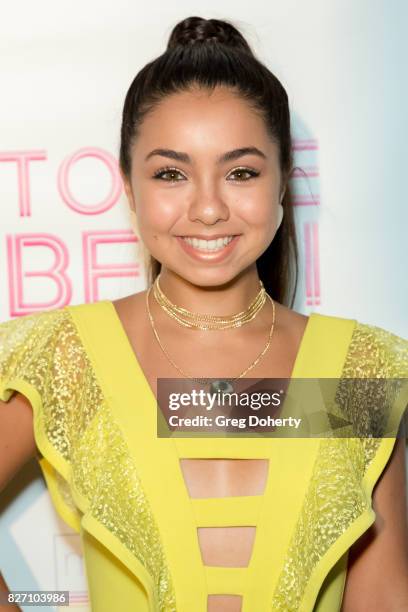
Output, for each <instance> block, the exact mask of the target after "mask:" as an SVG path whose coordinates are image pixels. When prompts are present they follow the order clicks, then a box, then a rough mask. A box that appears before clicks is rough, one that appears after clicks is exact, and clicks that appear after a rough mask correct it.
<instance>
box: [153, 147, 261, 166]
mask: <svg viewBox="0 0 408 612" xmlns="http://www.w3.org/2000/svg"><path fill="white" fill-rule="evenodd" d="M153 155H160V156H161V157H168V158H170V159H174V160H175V161H179V162H184V163H186V164H191V157H190V156H189V155H188V154H187V153H183V152H181V151H174V150H173V149H153V151H150V153H149V154H148V155H147V156H146V157H145V161H147V160H149V159H150V158H151V157H153ZM244 155H257V156H258V157H261V158H262V159H266V155H265V153H263V152H262V151H261V150H260V149H258V148H257V147H240V148H239V149H233V150H232V151H227V152H226V153H223V154H222V155H220V156H219V157H218V158H217V164H223V163H225V162H228V161H235V160H236V159H239V158H240V157H243V156H244Z"/></svg>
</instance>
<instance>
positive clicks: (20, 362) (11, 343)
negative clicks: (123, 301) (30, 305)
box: [0, 308, 86, 532]
mask: <svg viewBox="0 0 408 612" xmlns="http://www.w3.org/2000/svg"><path fill="white" fill-rule="evenodd" d="M85 375H86V368H84V363H83V355H82V354H81V353H80V352H78V350H76V344H75V343H74V342H73V341H72V330H71V328H70V325H69V315H68V313H67V311H66V310H65V309H64V308H62V309H55V310H50V311H42V312H38V313H34V314H30V315H25V316H22V317H19V318H16V319H11V320H9V321H5V322H3V323H1V324H0V399H1V400H3V401H4V402H8V401H9V399H10V398H11V396H12V395H13V394H14V393H15V392H16V391H18V392H20V393H21V394H23V395H24V396H25V397H27V398H28V400H29V401H30V403H31V405H32V408H33V427H34V437H35V442H36V446H37V449H38V450H39V452H40V453H41V455H42V457H39V464H40V467H41V470H42V473H43V475H44V478H45V480H46V484H47V487H48V489H49V492H50V495H51V498H52V501H53V503H54V506H55V508H56V510H57V512H58V513H59V515H60V516H61V518H62V519H63V520H64V521H65V522H66V523H67V524H68V525H69V526H70V527H72V528H73V529H74V530H75V531H77V532H79V529H80V517H81V513H80V512H79V510H78V508H77V505H76V504H75V503H74V501H73V499H72V495H71V487H70V482H69V481H70V478H71V476H70V475H71V466H70V463H71V452H72V447H73V444H74V443H75V431H78V428H74V427H73V422H76V421H78V419H80V418H81V414H80V410H79V409H78V407H80V406H81V402H80V401H78V399H79V397H78V396H79V395H80V394H81V389H82V384H81V382H82V381H81V378H82V377H83V376H85Z"/></svg>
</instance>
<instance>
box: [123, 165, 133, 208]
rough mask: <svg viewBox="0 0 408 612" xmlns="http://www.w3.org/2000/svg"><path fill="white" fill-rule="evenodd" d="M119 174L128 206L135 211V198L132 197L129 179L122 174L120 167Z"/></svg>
mask: <svg viewBox="0 0 408 612" xmlns="http://www.w3.org/2000/svg"><path fill="white" fill-rule="evenodd" d="M120 176H121V179H122V182H123V188H124V190H125V193H126V197H127V199H128V202H129V206H130V208H131V210H133V211H135V212H136V205H135V199H134V197H133V192H132V187H131V184H130V179H129V178H128V177H126V176H125V175H124V174H123V172H122V170H121V169H120Z"/></svg>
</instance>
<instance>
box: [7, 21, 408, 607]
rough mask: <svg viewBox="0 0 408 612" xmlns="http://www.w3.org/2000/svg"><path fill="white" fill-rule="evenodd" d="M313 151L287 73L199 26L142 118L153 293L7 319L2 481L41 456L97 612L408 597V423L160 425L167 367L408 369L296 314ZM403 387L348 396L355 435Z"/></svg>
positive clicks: (322, 321)
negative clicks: (275, 429)
mask: <svg viewBox="0 0 408 612" xmlns="http://www.w3.org/2000/svg"><path fill="white" fill-rule="evenodd" d="M292 163H293V160H292V147H291V135H290V115H289V108H288V98H287V95H286V92H285V89H284V88H283V87H282V85H281V83H280V82H279V81H278V79H277V78H276V77H275V76H274V75H273V74H272V73H271V72H270V71H269V70H268V69H267V68H266V67H265V66H264V65H263V64H262V63H260V62H259V61H258V60H257V59H256V58H255V57H254V55H253V54H252V52H251V50H250V48H249V46H248V44H247V42H246V41H245V40H244V38H243V36H242V35H241V34H240V33H239V32H238V31H237V29H236V28H235V27H234V26H233V25H231V24H230V23H228V22H224V21H219V20H215V19H210V20H206V19H202V18H199V17H191V18H188V19H185V20H183V21H182V22H180V23H179V24H178V25H177V26H176V27H175V28H174V30H173V31H172V33H171V36H170V39H169V42H168V46H167V49H166V51H165V53H163V55H161V56H160V57H158V58H157V59H156V60H154V61H152V62H151V63H149V64H148V65H146V66H145V67H144V68H143V69H142V70H141V71H140V72H139V74H138V75H137V76H136V78H135V79H134V81H133V83H132V84H131V86H130V88H129V91H128V93H127V96H126V100H125V105H124V110H123V122H122V130H121V146H120V168H121V172H122V176H123V181H124V185H125V189H126V194H127V197H128V200H129V206H130V210H131V213H132V219H133V223H134V227H135V231H136V232H137V234H138V236H139V237H140V239H141V241H142V242H143V245H144V247H145V253H147V255H148V257H149V268H148V269H149V282H148V288H147V289H146V291H142V292H140V293H137V294H134V295H129V296H127V297H125V298H122V299H119V300H115V301H113V302H112V301H109V300H104V301H101V302H98V303H93V304H79V305H72V306H68V307H65V308H61V309H55V310H52V311H43V312H40V313H35V314H33V315H28V316H24V317H21V318H19V319H18V320H12V321H7V322H4V323H2V324H1V325H0V339H1V342H0V347H1V348H0V376H1V378H0V382H1V386H0V390H1V398H2V400H3V403H2V404H1V406H0V419H1V420H0V431H1V442H2V445H1V458H0V459H1V461H0V474H1V481H2V482H3V484H4V483H5V482H6V481H7V480H8V479H9V478H11V476H12V474H14V473H15V472H16V471H17V469H18V468H19V467H20V466H21V465H22V464H23V462H24V461H26V460H27V458H28V457H30V456H32V455H33V454H34V453H36V452H38V458H39V461H40V465H41V467H42V469H43V473H44V476H45V478H46V481H47V485H48V487H49V490H50V493H51V496H52V499H53V501H54V503H55V506H56V508H57V510H58V512H59V513H60V515H61V516H62V518H63V519H64V520H65V521H66V522H67V523H68V524H69V525H71V526H72V527H73V528H74V529H75V530H76V531H77V532H78V533H80V534H81V538H82V542H83V552H84V559H85V567H86V575H87V581H88V587H89V596H90V600H91V606H92V610H93V611H94V612H108V611H109V612H110V611H111V610H114V609H120V610H123V611H128V610H129V611H130V610H136V611H137V612H144V611H146V612H147V611H165V612H169V611H177V612H207V611H208V612H221V611H222V612H237V611H238V610H242V611H244V612H264V611H265V612H266V611H271V610H273V611H275V610H279V611H291V612H292V611H293V612H295V611H296V612H300V611H302V612H312V610H317V611H318V612H336V611H339V610H340V608H341V606H342V609H343V612H359V611H362V610H370V612H373V611H376V610H378V611H380V610H381V612H384V611H385V610H387V611H388V612H391V611H395V612H396V611H397V610H401V611H402V610H403V609H406V607H407V606H408V587H407V583H408V581H407V574H408V550H407V519H406V498H405V488H404V487H405V471H404V469H405V463H404V446H405V445H404V439H403V437H400V438H399V439H398V441H396V440H397V438H396V436H395V435H394V436H391V437H382V436H381V435H378V436H376V437H369V436H367V437H361V438H359V437H347V436H345V437H325V438H316V437H311V438H300V437H299V438H296V439H288V438H286V439H285V438H276V437H274V438H268V437H246V438H245V437H236V438H234V437H230V438H222V437H221V438H209V437H203V438H199V437H194V438H193V437H191V438H176V437H168V438H160V437H158V436H157V431H156V424H157V414H156V396H157V380H158V379H160V378H185V379H189V378H193V379H195V378H204V377H205V378H208V379H209V378H220V377H224V378H226V379H227V382H228V381H229V382H231V381H232V384H234V383H233V381H234V380H235V379H238V378H244V377H256V378H287V379H290V380H292V379H294V378H308V377H309V378H319V377H321V378H333V379H336V378H337V379H341V380H343V379H344V380H345V379H348V378H364V379H373V378H374V379H381V380H385V381H389V380H397V382H398V379H404V378H407V377H408V342H407V341H406V340H403V339H402V338H399V337H398V336H396V335H394V334H392V333H390V332H388V331H386V330H383V329H381V328H379V327H375V326H371V325H367V324H364V323H360V322H358V321H356V320H354V319H342V318H337V317H332V316H328V315H321V314H317V313H312V314H311V315H310V316H309V317H306V316H304V315H301V314H298V313H297V312H295V311H293V310H292V308H291V306H292V305H293V296H294V291H295V289H296V263H297V262H296V260H297V248H296V239H295V229H294V220H293V212H292V207H291V205H290V187H289V179H290V175H291V170H292ZM136 220H137V221H136ZM291 292H292V294H291ZM291 297H292V300H291ZM183 309H184V310H183ZM208 315H210V316H208ZM392 388H393V389H394V387H392ZM381 389H382V391H383V390H384V387H379V386H378V387H372V388H371V395H370V398H369V400H368V391H367V393H366V395H363V396H358V397H357V393H356V394H355V395H353V394H352V395H351V396H350V397H349V398H348V400H347V409H348V410H349V412H348V413H347V417H348V419H349V421H351V422H352V425H353V431H357V432H361V431H363V430H364V427H363V426H364V424H366V423H367V422H370V423H371V422H372V421H373V419H374V412H375V422H376V423H383V422H384V423H392V424H393V425H394V429H393V431H394V433H395V432H396V429H397V428H398V425H399V424H400V423H402V415H403V412H404V408H405V406H406V404H407V401H408V389H407V385H406V384H405V385H404V384H400V385H396V387H395V391H394V393H387V394H384V393H382V394H381V392H380V391H381ZM376 393H377V395H376ZM374 400H378V401H377V402H374ZM353 408H354V410H353ZM32 409H33V413H34V419H33V417H32ZM378 411H379V413H378ZM380 417H381V418H380ZM15 431H18V432H19V435H18V436H15V435H14V432H15ZM383 431H385V430H384V429H381V427H380V426H378V428H377V429H376V432H377V433H380V434H381V433H382V432H383ZM374 485H375V490H374V491H373V489H374Z"/></svg>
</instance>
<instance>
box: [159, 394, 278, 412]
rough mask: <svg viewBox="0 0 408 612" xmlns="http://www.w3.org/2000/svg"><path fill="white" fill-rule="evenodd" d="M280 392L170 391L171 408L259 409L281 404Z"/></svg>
mask: <svg viewBox="0 0 408 612" xmlns="http://www.w3.org/2000/svg"><path fill="white" fill-rule="evenodd" d="M281 393H283V391H280V392H279V393H266V392H265V391H263V392H262V393H235V392H233V393H228V392H225V391H224V392H220V391H217V393H207V392H205V391H204V390H203V389H200V390H199V391H197V390H196V389H194V390H192V391H191V392H190V393H170V394H169V409H170V410H178V409H179V408H180V407H182V406H183V407H186V406H200V407H202V408H205V409H206V410H212V409H213V408H214V406H242V407H248V408H251V409H252V410H259V409H260V408H263V407H265V406H280V404H281V397H280V394H281Z"/></svg>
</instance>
